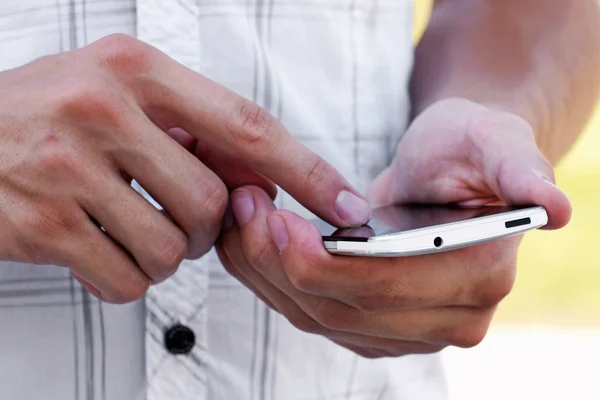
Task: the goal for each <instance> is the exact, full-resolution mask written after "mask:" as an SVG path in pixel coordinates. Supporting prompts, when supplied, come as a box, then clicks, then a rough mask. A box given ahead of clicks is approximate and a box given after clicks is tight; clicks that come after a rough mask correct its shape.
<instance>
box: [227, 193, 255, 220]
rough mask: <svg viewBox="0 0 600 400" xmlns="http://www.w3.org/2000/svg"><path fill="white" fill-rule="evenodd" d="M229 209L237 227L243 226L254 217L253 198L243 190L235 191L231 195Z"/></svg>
mask: <svg viewBox="0 0 600 400" xmlns="http://www.w3.org/2000/svg"><path fill="white" fill-rule="evenodd" d="M231 209H232V210H233V215H235V219H236V221H237V223H238V224H239V225H245V224H247V223H248V221H250V220H251V219H252V216H253V215H254V197H253V196H252V193H250V192H249V191H247V190H244V189H237V190H235V191H234V192H233V193H232V194H231Z"/></svg>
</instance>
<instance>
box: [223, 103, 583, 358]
mask: <svg viewBox="0 0 600 400" xmlns="http://www.w3.org/2000/svg"><path fill="white" fill-rule="evenodd" d="M552 180H553V174H552V167H551V166H550V164H549V163H548V162H547V161H546V160H545V159H544V157H543V156H542V155H541V154H540V153H539V151H537V148H536V146H535V143H534V140H533V136H532V133H531V130H530V128H529V126H528V125H527V124H526V123H524V122H523V121H522V120H521V119H519V118H517V117H515V116H513V115H508V114H504V113H495V112H492V111H489V110H487V109H485V108H483V107H481V106H479V105H476V104H474V103H471V102H468V101H465V100H460V99H456V100H445V101H443V102H439V103H438V104H435V105H434V106H432V107H431V108H430V109H428V110H426V111H425V112H424V113H423V114H422V115H421V116H420V117H419V118H417V120H415V122H414V123H413V125H412V126H411V127H410V129H409V131H408V132H407V134H406V137H405V138H404V139H403V141H402V142H401V144H400V145H399V147H398V153H397V156H396V159H395V160H394V162H393V164H392V165H391V166H390V168H389V169H388V170H386V171H385V172H384V173H382V175H381V176H380V177H379V178H378V179H377V180H376V182H375V183H374V186H373V188H372V190H371V196H372V198H373V199H374V200H375V201H377V202H378V203H380V204H386V203H391V202H397V201H400V202H428V203H462V204H497V203H505V202H509V203H517V204H541V205H543V206H545V207H546V208H547V210H548V213H549V216H550V226H551V227H554V228H557V227H560V226H563V225H564V224H566V223H567V221H568V219H569V216H570V212H571V208H570V204H569V201H568V200H567V198H566V197H565V195H564V194H563V193H562V192H561V191H560V190H559V189H558V188H556V186H554V185H553V184H552V183H551V182H552ZM231 202H232V208H233V211H234V213H235V216H236V220H237V225H236V226H230V227H227V229H226V230H225V231H224V232H223V234H222V236H221V238H220V240H219V242H218V245H217V250H218V253H219V256H220V258H221V260H222V261H223V263H224V265H225V267H226V268H227V270H228V271H229V272H230V273H231V274H232V275H234V276H235V277H237V278H238V279H239V280H240V281H241V282H242V283H244V284H245V285H246V286H248V287H249V288H250V289H251V290H253V291H254V292H255V293H256V294H257V295H258V296H259V297H261V298H262V299H263V300H264V301H265V302H266V303H267V304H269V305H270V306H271V307H272V308H274V309H275V310H277V311H279V312H280V313H282V314H283V315H284V316H285V317H287V318H288V320H289V321H290V322H291V323H292V324H294V325H295V326H296V327H298V328H299V329H301V330H304V331H306V332H311V333H316V334H320V335H324V336H326V337H328V338H329V339H331V340H333V341H335V342H337V343H339V344H340V345H342V346H345V347H347V348H349V349H351V350H353V351H355V352H357V353H358V354H361V355H364V356H366V357H385V356H401V355H405V354H414V353H431V352H437V351H439V350H440V349H442V348H443V347H445V346H448V345H456V346H461V347H469V346H474V345H476V344H477V343H479V342H480V341H481V340H482V339H483V337H484V336H485V334H486V332H487V329H488V326H489V323H490V321H491V318H492V316H493V313H494V310H495V308H496V305H497V304H498V303H499V302H500V301H501V300H502V299H503V298H504V297H505V296H506V295H507V294H508V293H509V291H510V290H511V288H512V285H513V282H514V279H515V271H516V268H515V267H516V258H517V249H518V246H519V243H520V237H511V238H507V239H503V240H498V241H494V242H490V243H486V244H483V245H479V246H474V247H470V248H465V249H461V250H455V251H451V252H444V253H438V254H434V255H427V256H419V257H405V258H360V257H341V256H333V255H331V254H329V253H328V252H327V251H326V250H325V249H324V248H323V244H322V240H321V236H320V233H319V232H318V231H317V229H316V228H315V227H314V226H313V225H312V224H310V223H309V222H307V221H305V220H303V219H302V218H300V217H298V216H297V215H295V214H292V213H290V212H286V211H277V210H275V207H274V206H273V204H272V202H271V200H270V198H269V197H268V196H267V194H266V193H265V192H264V191H262V190H261V189H259V188H256V187H245V188H241V189H238V190H236V191H235V192H233V194H232V197H231Z"/></svg>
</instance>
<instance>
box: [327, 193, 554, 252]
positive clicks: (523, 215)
mask: <svg viewBox="0 0 600 400" xmlns="http://www.w3.org/2000/svg"><path fill="white" fill-rule="evenodd" d="M547 223H548V215H547V213H546V210H545V209H544V208H543V207H540V206H534V207H496V206H485V207H466V208H465V207H449V206H412V205H411V206H397V205H394V206H386V207H381V208H377V209H375V210H373V218H372V219H371V221H370V222H369V224H368V225H365V226H362V227H358V228H348V229H338V230H337V231H336V230H335V228H333V227H331V225H327V224H325V223H323V222H322V221H319V222H318V223H316V225H317V227H318V228H319V229H320V231H321V233H322V234H323V244H324V245H325V248H326V249H327V251H329V252H330V253H334V254H342V255H351V256H368V257H404V256H414V255H422V254H430V253H438V252H442V251H448V250H454V249H459V248H463V247H468V246H473V245H476V244H480V243H484V242H489V241H491V240H497V239H501V238H504V237H508V236H513V235H519V234H522V233H524V232H527V231H529V230H532V229H537V228H540V227H543V226H544V225H546V224H547ZM327 227H328V228H327Z"/></svg>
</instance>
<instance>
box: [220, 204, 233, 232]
mask: <svg viewBox="0 0 600 400" xmlns="http://www.w3.org/2000/svg"><path fill="white" fill-rule="evenodd" d="M234 222H235V217H234V216H233V211H231V205H227V209H225V214H223V226H222V227H221V229H222V230H223V231H226V230H228V229H229V228H231V227H232V226H233V223H234Z"/></svg>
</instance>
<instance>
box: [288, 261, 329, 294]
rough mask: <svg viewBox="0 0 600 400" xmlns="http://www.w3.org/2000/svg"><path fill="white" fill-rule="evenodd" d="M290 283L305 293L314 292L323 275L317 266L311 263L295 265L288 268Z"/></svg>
mask: <svg viewBox="0 0 600 400" xmlns="http://www.w3.org/2000/svg"><path fill="white" fill-rule="evenodd" d="M287 272H288V277H289V279H290V282H291V283H292V285H294V287H296V289H298V290H301V291H303V292H308V293H311V292H314V291H315V288H316V287H318V285H319V282H321V281H322V280H321V275H322V274H321V273H320V272H319V270H318V267H317V266H316V265H313V264H312V263H310V262H306V261H305V262H303V263H295V264H293V265H290V267H289V268H287Z"/></svg>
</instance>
